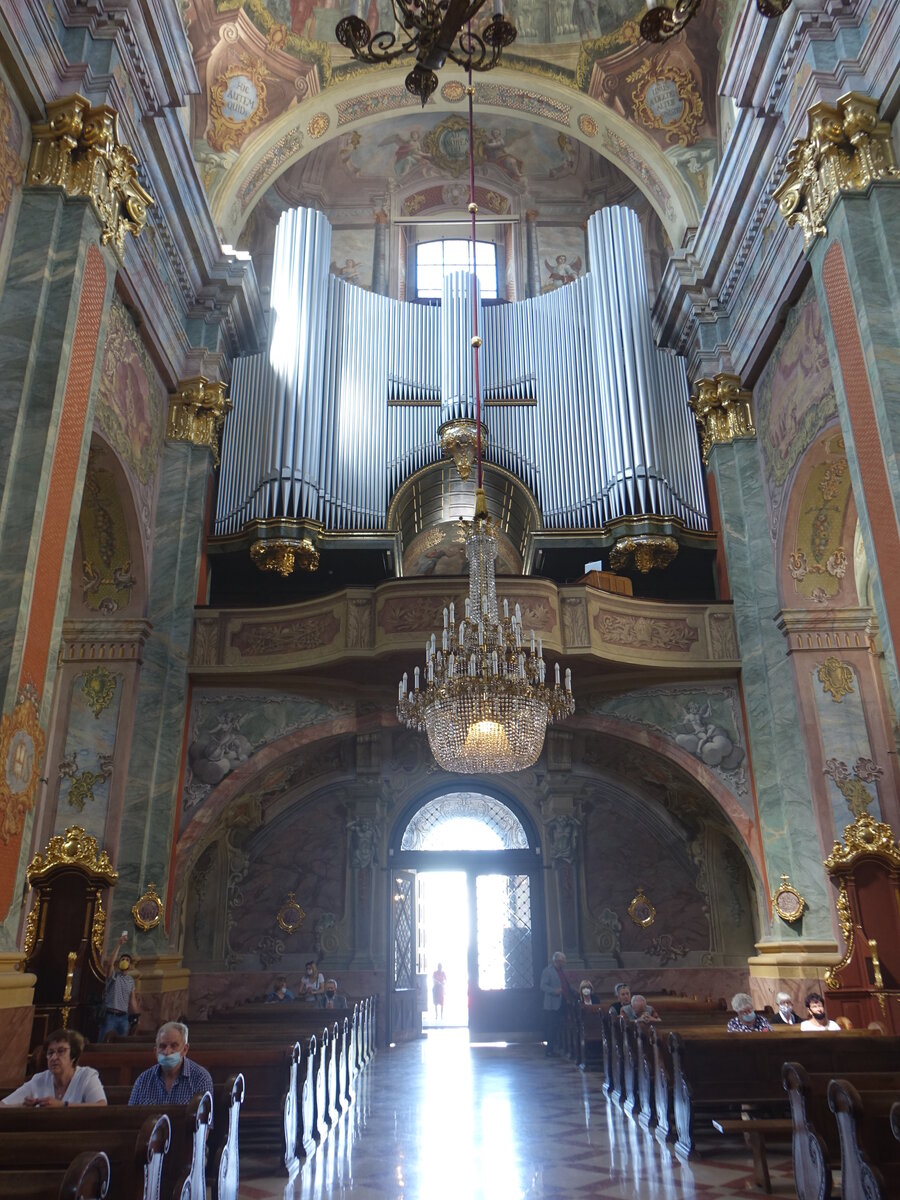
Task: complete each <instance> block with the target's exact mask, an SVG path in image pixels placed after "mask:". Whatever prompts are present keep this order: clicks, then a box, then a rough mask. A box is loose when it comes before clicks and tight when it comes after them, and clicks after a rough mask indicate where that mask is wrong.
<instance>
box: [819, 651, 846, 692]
mask: <svg viewBox="0 0 900 1200" xmlns="http://www.w3.org/2000/svg"><path fill="white" fill-rule="evenodd" d="M816 677H817V678H818V680H819V683H821V685H822V691H823V692H826V693H827V694H828V695H829V696H830V697H831V699H832V700H833V701H834V702H835V704H840V703H841V702H842V701H843V699H844V697H845V696H849V695H851V694H852V692H853V680H854V678H855V676H854V674H853V669H852V668H851V667H849V666H848V665H847V663H842V662H841V660H840V659H839V658H835V657H834V655H833V654H832V655H830V656H829V657H828V658H826V659H825V661H824V662H823V663H820V664H819V666H818V667H817V668H816Z"/></svg>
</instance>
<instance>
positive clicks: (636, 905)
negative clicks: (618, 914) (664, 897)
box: [628, 885, 656, 929]
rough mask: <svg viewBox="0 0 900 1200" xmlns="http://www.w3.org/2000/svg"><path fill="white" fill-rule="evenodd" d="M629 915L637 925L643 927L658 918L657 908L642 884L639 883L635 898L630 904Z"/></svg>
mask: <svg viewBox="0 0 900 1200" xmlns="http://www.w3.org/2000/svg"><path fill="white" fill-rule="evenodd" d="M628 915H629V917H631V919H632V921H634V923H635V925H640V927H641V929H646V928H647V927H648V926H649V925H652V924H653V922H654V921H655V920H656V909H655V908H654V907H653V905H652V904H651V903H650V901H649V899H648V898H647V896H645V894H644V889H643V887H642V886H640V885H638V890H637V892H636V893H635V896H634V899H633V900H632V901H631V903H630V904H629V905H628Z"/></svg>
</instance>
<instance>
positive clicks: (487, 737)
mask: <svg viewBox="0 0 900 1200" xmlns="http://www.w3.org/2000/svg"><path fill="white" fill-rule="evenodd" d="M466 90H467V93H468V97H469V213H470V214H471V218H472V272H473V273H472V312H473V326H474V328H473V337H472V343H471V344H472V353H473V355H474V360H473V362H474V370H473V378H474V383H475V428H476V430H477V463H478V486H477V489H476V492H475V513H474V516H473V519H472V520H471V521H464V522H462V525H463V530H464V533H465V541H466V558H467V559H468V560H469V596H468V599H467V600H466V603H465V615H464V616H463V618H462V619H461V620H460V621H459V622H457V620H456V610H455V606H454V605H453V604H450V605H449V606H448V607H447V608H445V609H444V628H443V630H442V631H441V635H440V640H438V638H437V637H436V636H435V634H432V635H431V637H430V638H429V639H428V641H427V642H426V643H425V668H424V674H423V673H422V672H421V671H420V668H419V667H416V669H415V671H414V673H413V688H412V690H410V687H409V677H408V675H406V674H404V676H403V679H402V680H401V681H400V686H399V693H398V697H397V717H398V719H399V721H400V722H401V724H403V725H406V726H407V727H408V728H409V729H416V730H419V731H420V732H421V731H423V730H424V732H425V733H427V735H428V743H429V745H430V746H431V752H432V754H433V755H434V757H435V759H436V760H437V763H438V765H439V766H441V767H443V768H444V770H445V771H456V772H459V773H460V774H464V775H473V774H497V773H500V772H504V771H521V770H523V769H524V768H525V767H530V766H533V765H534V763H536V762H537V760H538V758H539V757H540V753H541V749H542V747H543V745H544V735H545V733H546V731H547V725H548V724H549V723H550V722H551V721H563V720H565V718H566V717H570V716H571V715H572V713H573V712H574V711H575V700H574V698H573V696H572V672H571V671H570V670H569V669H568V668H566V673H565V684H564V685H563V683H562V682H561V680H560V668H559V663H556V665H555V668H554V681H553V684H552V685H551V684H549V683H548V682H547V668H546V664H545V663H544V655H543V645H542V644H541V642H540V641H539V640H536V639H535V636H534V631H532V632H531V635H530V638H528V639H527V640H526V638H525V635H524V633H523V629H522V615H521V610H520V608H519V605H518V604H517V605H516V606H515V611H514V613H513V615H512V616H510V614H509V605H508V602H507V601H506V600H504V601H503V615H502V616H501V615H500V611H499V608H498V604H497V580H496V575H495V560H496V558H497V533H498V531H499V530H498V526H497V524H496V522H494V521H492V520H491V518H490V516H489V515H488V510H487V503H486V501H485V496H484V487H483V477H482V462H481V381H480V376H479V370H478V351H479V349H480V347H481V338H480V337H479V335H478V295H477V283H476V277H475V274H474V270H475V263H476V261H477V259H476V254H475V248H476V241H477V238H476V227H475V218H476V214H477V212H478V205H477V204H476V203H475V153H474V141H475V137H474V114H473V95H474V88H473V86H472V73H471V70H470V71H469V86H468V88H467V89H466Z"/></svg>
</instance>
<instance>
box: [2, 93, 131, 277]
mask: <svg viewBox="0 0 900 1200" xmlns="http://www.w3.org/2000/svg"><path fill="white" fill-rule="evenodd" d="M118 121H119V118H118V114H117V113H116V110H115V109H114V108H110V107H109V106H108V105H106V104H101V105H99V106H98V107H97V108H94V107H93V106H92V105H91V104H90V102H89V101H88V100H86V99H85V98H84V96H79V95H78V94H77V93H76V94H75V95H74V96H68V97H66V98H65V99H64V100H54V101H52V102H51V103H50V104H48V105H47V120H46V121H36V122H35V123H34V124H33V125H32V127H31V134H32V142H31V157H30V159H29V162H28V174H27V177H26V180H25V182H26V183H27V184H30V185H31V186H32V187H58V188H61V189H62V190H63V192H64V193H65V194H66V196H70V197H74V196H84V197H85V198H86V199H88V200H90V202H91V204H92V205H93V207H94V211H95V212H96V213H97V216H98V218H99V219H100V224H101V226H102V233H101V235H100V241H101V243H102V244H103V245H104V246H108V245H112V246H114V247H115V250H116V253H117V254H118V255H119V257H120V258H121V257H122V256H123V255H124V253H125V235H126V234H127V233H130V234H131V235H132V236H133V237H137V236H138V234H139V233H140V232H141V230H142V229H143V228H144V225H145V224H146V221H147V209H148V207H149V206H150V205H151V204H152V203H153V199H152V197H151V195H150V193H149V192H148V191H146V190H145V189H144V188H143V187H141V185H140V183H139V182H138V177H137V165H138V164H137V158H136V157H135V155H134V153H133V151H132V150H131V147H130V146H126V145H125V144H124V143H122V142H120V141H119V133H118Z"/></svg>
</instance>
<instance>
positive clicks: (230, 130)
mask: <svg viewBox="0 0 900 1200" xmlns="http://www.w3.org/2000/svg"><path fill="white" fill-rule="evenodd" d="M268 78H269V71H268V69H267V67H266V65H265V64H264V63H263V62H262V60H261V59H259V58H253V59H251V58H249V57H248V56H247V55H246V54H242V55H241V58H240V61H239V62H236V63H232V65H231V66H230V67H226V68H225V70H224V71H223V72H222V74H221V75H220V76H219V77H218V78H217V79H216V82H215V83H214V84H213V86H212V87H211V88H210V91H209V129H208V131H207V135H206V140H207V141H208V142H209V144H210V146H212V148H213V150H235V149H237V147H238V146H240V144H241V142H243V140H244V138H246V136H247V134H248V133H250V132H251V131H252V130H254V129H255V128H256V127H257V125H260V124H261V123H262V122H263V121H264V120H265V119H266V117H267V116H268V115H269V106H268V104H267V102H266V85H265V80H266V79H268Z"/></svg>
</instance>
